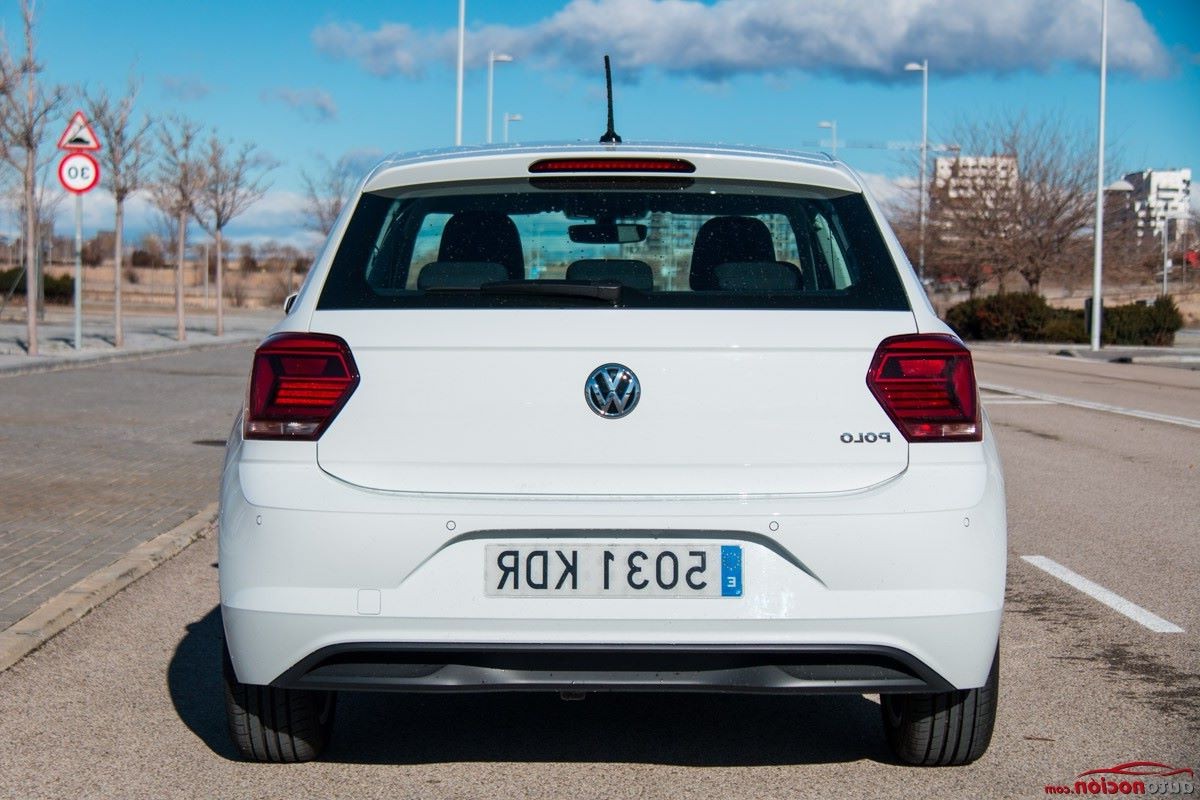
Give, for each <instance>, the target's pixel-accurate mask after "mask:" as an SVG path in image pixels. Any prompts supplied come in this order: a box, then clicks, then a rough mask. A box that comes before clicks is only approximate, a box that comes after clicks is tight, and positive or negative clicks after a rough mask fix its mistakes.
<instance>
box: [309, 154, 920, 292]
mask: <svg viewBox="0 0 1200 800" xmlns="http://www.w3.org/2000/svg"><path fill="white" fill-rule="evenodd" d="M590 305H613V306H621V307H640V308H829V309H869V310H907V309H908V308H909V304H908V301H907V298H906V297H905V294H904V291H903V288H902V286H901V283H900V279H899V276H898V275H897V272H896V267H895V264H894V263H893V262H892V259H891V256H890V253H889V252H888V249H887V247H886V245H885V244H884V241H883V237H882V235H881V233H880V231H879V228H878V226H877V225H876V224H875V221H874V219H873V217H872V216H871V213H870V211H869V209H868V208H867V205H866V201H865V200H864V199H863V197H862V195H860V194H856V193H843V192H838V191H834V190H828V189H822V188H817V187H803V186H794V185H787V184H753V183H746V182H741V181H738V182H734V181H715V180H693V179H690V178H688V179H678V178H672V179H656V178H622V177H617V178H609V179H601V180H597V179H595V178H587V179H578V178H570V177H561V178H540V179H538V178H535V179H532V180H524V181H520V180H518V181H497V182H487V183H470V184H456V185H427V186H420V187H414V188H401V189H397V190H392V191H388V192H380V193H371V194H366V195H363V196H362V197H361V198H360V199H359V201H358V206H357V207H356V209H355V211H354V214H353V215H352V217H351V219H350V222H349V225H348V227H347V230H346V233H345V235H344V236H343V239H342V242H341V244H340V246H339V248H338V251H337V254H336V256H335V258H334V263H333V266H332V269H331V270H330V273H329V276H328V278H327V279H326V281H325V286H324V287H323V289H322V293H321V298H320V301H319V303H318V307H319V308H322V309H356V308H504V307H517V308H544V307H551V308H561V307H577V306H590Z"/></svg>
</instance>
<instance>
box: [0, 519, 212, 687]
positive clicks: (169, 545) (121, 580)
mask: <svg viewBox="0 0 1200 800" xmlns="http://www.w3.org/2000/svg"><path fill="white" fill-rule="evenodd" d="M216 517H217V504H216V503H209V504H208V505H207V506H205V507H204V508H202V509H201V510H200V513H198V514H196V515H194V516H192V517H191V518H190V519H188V520H185V521H184V522H183V523H181V524H180V525H177V526H176V527H174V528H172V529H171V530H169V531H167V532H166V533H163V534H159V535H158V536H156V537H154V538H153V539H151V540H150V541H148V542H142V543H141V544H139V545H138V546H137V547H135V548H133V549H132V550H130V551H129V552H128V553H126V554H125V555H123V556H121V557H120V558H119V559H117V560H116V561H115V562H113V563H112V564H109V565H108V566H107V567H103V568H101V569H98V570H96V571H95V572H93V573H92V574H91V575H88V576H87V577H86V578H84V579H83V580H81V581H79V583H76V584H75V585H74V586H72V587H71V588H70V589H67V590H66V591H63V592H60V593H59V594H57V595H55V596H54V597H52V598H50V599H49V600H47V601H46V602H45V603H44V604H42V606H41V607H39V608H38V609H37V610H36V611H34V612H33V613H32V614H30V615H29V616H27V617H25V618H24V619H22V620H20V621H18V622H16V623H14V624H13V625H12V626H11V627H9V628H7V629H5V630H3V631H0V672H4V671H5V670H6V669H8V668H9V667H11V666H12V665H13V664H16V663H17V662H18V661H20V660H21V659H22V658H24V657H25V656H27V655H29V654H30V653H32V652H33V651H34V650H36V649H38V648H39V647H41V646H42V645H44V644H45V643H46V642H48V641H50V640H51V639H52V638H54V637H55V636H57V635H58V634H60V633H62V632H63V631H64V630H66V629H67V628H68V627H70V626H71V625H72V624H74V623H75V622H77V621H79V620H80V619H82V618H83V617H85V616H87V615H88V613H90V612H91V611H92V609H94V608H96V607H97V606H98V605H100V604H101V603H103V602H104V601H105V600H107V599H108V598H110V597H112V596H113V595H115V594H116V593H117V592H119V591H121V590H122V589H124V588H125V587H126V586H129V585H130V584H131V583H133V582H134V581H136V580H138V579H139V578H141V577H142V576H144V575H146V574H147V573H149V572H150V571H151V570H153V569H154V568H155V567H157V566H158V565H159V564H162V563H163V562H164V561H168V560H170V559H171V558H174V557H175V556H177V555H178V554H179V553H181V552H182V551H183V550H184V549H185V548H186V547H187V546H188V545H190V544H192V542H195V541H197V540H199V539H203V538H205V537H206V536H208V534H209V532H210V531H211V530H212V523H213V521H214V520H215V519H216Z"/></svg>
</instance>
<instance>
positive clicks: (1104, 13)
mask: <svg viewBox="0 0 1200 800" xmlns="http://www.w3.org/2000/svg"><path fill="white" fill-rule="evenodd" d="M1107 80H1108V0H1100V124H1099V126H1098V128H1099V130H1098V133H1097V134H1096V139H1097V142H1096V243H1095V250H1094V251H1093V256H1092V350H1099V349H1100V316H1101V315H1102V314H1103V313H1104V302H1103V300H1102V299H1101V295H1100V289H1101V277H1102V274H1103V270H1104V111H1105V108H1104V105H1105V92H1106V89H1107Z"/></svg>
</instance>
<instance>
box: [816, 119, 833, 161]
mask: <svg viewBox="0 0 1200 800" xmlns="http://www.w3.org/2000/svg"><path fill="white" fill-rule="evenodd" d="M817 127H818V128H825V129H826V130H828V131H830V134H829V135H830V136H832V137H833V148H832V149H833V152H832V153H830V155H832V156H833V157H834V158H837V120H836V119H835V120H826V119H823V120H821V121H820V122H818V123H817Z"/></svg>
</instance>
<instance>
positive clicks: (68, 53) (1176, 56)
mask: <svg viewBox="0 0 1200 800" xmlns="http://www.w3.org/2000/svg"><path fill="white" fill-rule="evenodd" d="M99 8H100V7H99V6H97V4H95V3H84V2H81V1H75V0H40V2H39V3H38V17H39V21H38V31H39V56H40V58H41V60H42V62H43V63H44V64H45V66H46V76H47V78H48V79H49V80H51V81H59V82H63V83H69V84H72V85H77V84H83V85H86V86H89V87H100V86H103V87H106V88H108V89H110V90H111V91H120V90H121V89H122V87H123V86H124V83H125V81H126V78H127V76H128V75H130V74H131V73H132V74H134V75H137V76H138V77H139V78H140V79H141V81H142V83H143V88H142V92H141V96H140V107H141V108H142V109H143V110H144V111H145V112H146V113H148V114H151V115H153V116H161V115H164V114H168V113H178V114H184V115H186V116H188V117H190V118H192V119H195V120H197V121H199V122H201V123H202V124H204V125H208V126H211V127H212V128H214V129H215V130H216V131H217V132H218V133H219V134H220V135H221V136H222V137H224V138H230V139H234V140H236V141H250V142H254V143H255V144H257V145H258V146H259V147H260V148H261V150H262V151H263V152H265V153H267V154H269V155H270V156H271V157H272V158H274V159H275V160H276V161H277V162H279V167H278V168H277V169H275V170H274V171H273V172H272V174H271V183H272V186H271V191H270V193H269V195H268V196H267V197H266V198H265V199H264V200H263V201H262V202H261V203H260V204H259V205H258V206H257V207H255V208H254V209H253V210H252V211H250V212H248V213H247V214H246V215H245V216H244V217H243V218H241V219H240V220H238V221H237V222H235V223H234V225H233V226H231V228H230V229H229V233H230V235H231V236H233V237H234V238H237V237H239V236H244V237H254V238H265V237H270V236H274V237H277V238H289V237H292V238H296V239H303V234H302V233H301V232H300V230H299V225H298V222H299V220H300V211H299V192H300V189H301V184H300V179H299V170H300V168H301V167H303V166H305V165H309V167H310V169H311V168H312V164H313V160H314V159H315V158H317V157H322V156H323V157H326V158H330V159H336V158H338V157H340V156H342V155H344V154H348V153H352V154H365V155H373V154H379V153H384V152H390V151H403V150H415V149H424V148H429V147H438V146H445V145H450V144H452V143H453V124H454V68H453V53H454V47H453V45H454V28H455V26H456V24H457V2H456V0H441V1H440V2H417V0H393V1H392V2H388V3H382V2H365V1H364V2H349V1H343V2H339V3H336V4H329V3H314V2H304V1H303V0H290V2H277V1H276V0H260V1H255V2H245V1H244V0H243V2H238V3H233V2H224V1H223V0H215V1H214V2H207V3H181V2H158V3H147V2H141V3H132V2H128V1H127V0H113V2H112V3H109V4H105V5H104V6H103V8H104V12H103V13H100V12H99V11H98V9H99ZM1099 8H1100V0H1052V1H1051V2H1047V0H1003V1H1002V2H997V1H996V0H794V1H793V2H780V0H719V2H712V3H701V2H698V1H697V0H571V2H568V1H567V0H555V1H552V0H527V1H526V2H522V3H515V2H512V0H468V2H467V24H468V36H467V48H468V73H467V78H466V89H465V104H464V143H467V144H473V143H480V142H482V141H483V140H484V136H485V103H486V96H485V92H486V88H485V87H486V82H485V75H486V69H485V62H486V54H487V51H488V49H489V48H496V49H497V50H502V51H507V52H511V53H512V54H514V55H515V56H516V57H517V60H516V61H515V62H513V63H509V64H499V65H497V67H496V104H495V117H496V122H495V136H496V139H497V140H499V139H500V135H501V130H500V129H501V122H500V118H501V115H502V114H503V113H504V112H506V111H509V112H516V113H520V114H521V115H522V117H523V120H522V121H521V122H519V123H514V124H513V128H512V134H513V139H517V140H521V141H544V140H563V139H567V140H574V139H593V138H595V137H597V136H599V134H600V133H601V132H602V130H603V127H604V105H603V70H602V64H601V61H600V54H602V53H604V52H610V53H612V54H613V57H614V69H615V73H616V77H617V86H616V89H615V93H616V121H617V130H618V131H619V132H620V133H621V135H622V136H624V137H625V138H626V139H627V140H634V139H649V140H683V141H722V142H738V143H747V144H758V145H766V146H772V147H789V148H799V149H817V147H818V142H819V141H823V142H824V146H823V147H821V148H820V149H828V145H829V132H828V131H825V130H819V129H818V128H817V123H818V121H820V120H823V119H834V120H836V121H837V123H838V129H839V130H838V134H839V140H840V141H841V146H840V147H839V156H841V157H842V158H844V159H845V160H846V161H847V162H849V163H850V164H851V165H853V166H855V167H856V168H858V169H860V170H862V171H863V172H865V173H869V174H870V175H871V177H872V180H873V182H875V183H876V185H878V186H881V187H884V188H886V186H887V185H888V184H889V182H891V181H895V180H903V179H904V178H905V177H906V176H907V174H908V173H909V172H911V166H910V164H911V162H910V161H909V160H908V158H906V157H905V156H904V155H903V154H899V153H897V152H894V151H888V150H882V149H875V148H870V147H857V146H854V145H870V144H876V145H878V144H882V143H886V142H898V141H917V140H919V138H920V91H921V90H920V75H919V73H906V72H904V71H903V70H902V67H903V65H904V63H905V62H906V61H910V60H914V59H917V60H919V59H921V58H928V59H929V62H930V88H929V92H930V108H929V114H930V138H931V139H932V140H937V139H943V140H944V139H947V138H949V137H950V136H951V132H952V130H953V128H954V126H955V125H956V124H957V123H959V122H961V121H963V120H969V119H975V118H984V117H990V116H995V115H998V114H1008V113H1014V112H1017V111H1021V110H1025V111H1028V112H1030V113H1032V114H1035V115H1036V114H1042V113H1051V112H1053V113H1058V114H1061V116H1062V117H1063V119H1064V121H1066V122H1067V123H1068V124H1069V125H1073V126H1078V127H1079V128H1081V129H1083V130H1087V131H1089V132H1090V131H1094V129H1095V124H1096V104H1097V71H1096V66H1095V64H1096V62H1097V60H1098V53H1099V41H1098V39H1099V37H1098V30H1099ZM0 22H3V24H4V27H5V31H6V33H7V36H8V38H9V40H10V44H12V45H16V46H19V44H20V42H19V34H20V20H19V6H18V3H17V2H16V0H3V4H2V5H0ZM1198 43H1200V2H1197V0H1140V2H1133V1H1132V0H1110V51H1109V55H1110V80H1109V106H1108V109H1109V120H1108V136H1109V139H1110V140H1111V141H1112V142H1114V143H1115V144H1116V146H1117V149H1118V151H1119V153H1120V161H1119V162H1118V166H1120V167H1123V168H1125V169H1129V170H1134V169H1143V168H1146V167H1159V168H1162V167H1192V168H1193V169H1196V168H1198V167H1200V53H1198V52H1197V48H1198V47H1200V44H1198ZM75 105H76V104H74V103H73V104H72V105H71V106H70V107H69V108H68V109H66V110H65V111H64V116H63V119H62V120H61V123H56V124H55V125H54V126H53V127H55V130H54V131H53V133H54V134H55V135H57V134H58V133H59V131H58V130H57V129H58V128H59V127H61V126H63V125H65V124H66V121H67V118H68V117H69V116H70V113H71V112H72V111H73V110H74V108H75ZM48 147H53V142H50V143H49V144H48ZM86 202H87V207H88V212H87V216H86V220H87V223H86V224H87V226H88V227H89V228H91V229H95V228H96V227H104V226H105V223H106V221H107V215H108V213H109V209H110V208H111V202H109V201H108V200H107V199H106V198H105V197H104V195H103V193H94V194H93V195H90V196H89V198H88V200H87V201H86ZM66 208H67V205H65V204H64V215H63V222H62V223H60V227H64V228H65V226H66V224H67V222H66V219H67V218H66V216H65V209H66ZM131 217H132V219H131V227H133V228H134V229H135V230H134V233H135V235H136V234H137V232H138V230H139V229H140V228H144V227H145V225H146V224H147V222H146V217H147V212H146V211H145V208H144V203H143V204H141V205H140V206H139V205H137V204H135V209H134V213H133V214H132V215H131ZM108 225H109V226H111V222H108ZM305 241H307V240H305Z"/></svg>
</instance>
